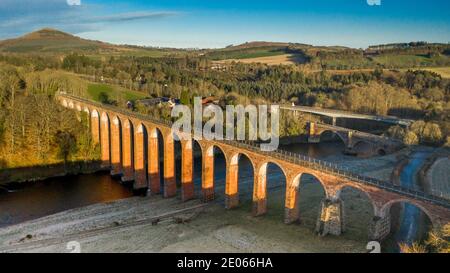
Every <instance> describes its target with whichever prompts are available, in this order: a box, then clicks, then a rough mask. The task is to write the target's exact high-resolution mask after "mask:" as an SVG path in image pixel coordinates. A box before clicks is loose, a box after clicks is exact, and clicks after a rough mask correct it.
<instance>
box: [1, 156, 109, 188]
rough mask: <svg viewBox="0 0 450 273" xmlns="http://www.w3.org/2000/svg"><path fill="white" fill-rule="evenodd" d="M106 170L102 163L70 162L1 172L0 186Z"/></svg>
mask: <svg viewBox="0 0 450 273" xmlns="http://www.w3.org/2000/svg"><path fill="white" fill-rule="evenodd" d="M102 170H104V169H103V168H102V167H101V162H100V161H80V162H68V163H67V164H64V163H60V164H48V165H40V166H32V167H23V168H10V169H1V170H0V185H2V186H8V185H11V184H15V183H27V182H36V181H42V180H45V179H49V178H56V177H64V176H68V175H79V174H91V173H96V172H99V171H102Z"/></svg>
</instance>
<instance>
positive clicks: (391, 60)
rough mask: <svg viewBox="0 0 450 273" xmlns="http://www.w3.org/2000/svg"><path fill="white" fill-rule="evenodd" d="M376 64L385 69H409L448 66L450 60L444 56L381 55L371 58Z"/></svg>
mask: <svg viewBox="0 0 450 273" xmlns="http://www.w3.org/2000/svg"><path fill="white" fill-rule="evenodd" d="M373 60H374V61H375V62H376V63H379V64H381V65H383V66H384V67H386V68H409V67H420V66H448V65H450V58H449V57H447V56H444V55H441V56H435V57H431V58H430V57H428V56H424V55H393V54H389V55H381V56H377V57H373Z"/></svg>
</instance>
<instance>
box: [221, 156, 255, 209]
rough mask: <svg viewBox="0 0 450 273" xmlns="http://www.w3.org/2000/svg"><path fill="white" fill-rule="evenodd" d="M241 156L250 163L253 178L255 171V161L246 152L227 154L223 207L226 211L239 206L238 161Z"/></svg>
mask: <svg viewBox="0 0 450 273" xmlns="http://www.w3.org/2000/svg"><path fill="white" fill-rule="evenodd" d="M241 156H245V157H246V158H247V159H248V160H249V161H250V164H251V167H252V172H253V176H254V173H255V169H256V166H255V162H254V161H255V160H254V159H253V158H252V157H251V156H249V155H248V154H247V153H246V152H242V151H240V152H235V151H230V152H229V153H228V158H229V162H228V165H227V170H226V185H225V207H226V208H228V209H231V208H235V207H237V206H238V205H239V160H240V158H241Z"/></svg>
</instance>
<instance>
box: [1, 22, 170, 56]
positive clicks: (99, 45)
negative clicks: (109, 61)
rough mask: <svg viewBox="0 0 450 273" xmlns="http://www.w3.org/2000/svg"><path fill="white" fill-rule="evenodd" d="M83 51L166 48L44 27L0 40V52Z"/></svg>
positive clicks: (151, 52)
mask: <svg viewBox="0 0 450 273" xmlns="http://www.w3.org/2000/svg"><path fill="white" fill-rule="evenodd" d="M1 52H8V53H61V54H66V53H75V52H76V53H83V54H110V55H139V56H151V57H160V56H163V55H165V54H166V52H168V50H166V49H155V48H145V47H139V46H129V45H114V44H110V43H106V42H102V41H95V40H88V39H83V38H80V37H77V36H75V35H72V34H69V33H66V32H63V31H60V30H56V29H52V28H44V29H40V30H37V31H34V32H31V33H28V34H25V35H23V36H21V37H18V38H13V39H8V40H3V41H0V53H1Z"/></svg>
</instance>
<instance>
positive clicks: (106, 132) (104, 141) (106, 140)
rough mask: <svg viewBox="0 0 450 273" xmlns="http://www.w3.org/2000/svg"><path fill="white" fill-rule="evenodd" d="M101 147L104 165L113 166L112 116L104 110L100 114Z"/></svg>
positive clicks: (105, 166)
mask: <svg viewBox="0 0 450 273" xmlns="http://www.w3.org/2000/svg"><path fill="white" fill-rule="evenodd" d="M100 147H101V156H102V167H104V168H109V167H110V166H111V161H110V159H111V154H110V152H111V136H110V118H109V114H108V113H107V112H104V111H103V112H102V113H101V116H100Z"/></svg>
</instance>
